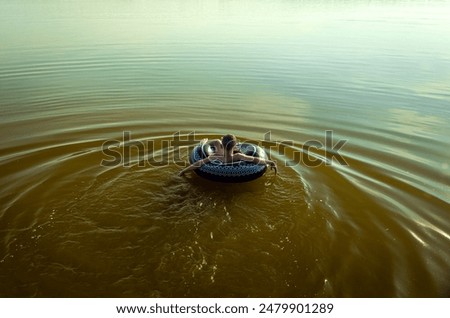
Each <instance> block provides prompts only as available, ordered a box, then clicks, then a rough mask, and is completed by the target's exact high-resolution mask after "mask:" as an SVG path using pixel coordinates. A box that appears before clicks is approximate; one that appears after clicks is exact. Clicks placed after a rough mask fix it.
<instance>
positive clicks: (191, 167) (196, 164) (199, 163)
mask: <svg viewBox="0 0 450 318" xmlns="http://www.w3.org/2000/svg"><path fill="white" fill-rule="evenodd" d="M210 161H211V159H209V157H208V158H204V159H202V160H198V161H196V162H194V163H193V164H191V165H189V166H187V167H186V168H184V169H183V170H181V171H180V172H178V175H179V176H182V175H184V174H185V172H187V171H191V170H195V169H198V168H200V167H201V166H203V165H204V164H205V163H208V162H210Z"/></svg>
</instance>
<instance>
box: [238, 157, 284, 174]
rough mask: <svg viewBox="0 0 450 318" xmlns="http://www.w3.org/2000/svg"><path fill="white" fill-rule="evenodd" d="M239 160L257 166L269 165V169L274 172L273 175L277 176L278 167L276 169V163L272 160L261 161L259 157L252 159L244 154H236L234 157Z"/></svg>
mask: <svg viewBox="0 0 450 318" xmlns="http://www.w3.org/2000/svg"><path fill="white" fill-rule="evenodd" d="M235 156H236V157H237V158H238V159H239V160H243V161H247V162H253V163H256V164H258V165H269V166H270V169H272V170H274V171H275V174H277V172H278V167H277V163H276V162H275V161H273V160H269V159H262V158H259V157H253V156H248V155H244V154H236V155H235Z"/></svg>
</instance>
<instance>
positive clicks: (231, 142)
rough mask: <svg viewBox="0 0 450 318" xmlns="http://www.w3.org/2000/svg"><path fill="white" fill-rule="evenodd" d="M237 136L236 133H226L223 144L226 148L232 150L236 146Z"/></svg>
mask: <svg viewBox="0 0 450 318" xmlns="http://www.w3.org/2000/svg"><path fill="white" fill-rule="evenodd" d="M236 143H237V141H236V137H235V136H234V135H230V134H228V135H225V136H223V137H222V146H223V148H224V149H225V150H228V151H229V150H231V149H233V148H234V146H236Z"/></svg>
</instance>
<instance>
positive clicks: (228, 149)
mask: <svg viewBox="0 0 450 318" xmlns="http://www.w3.org/2000/svg"><path fill="white" fill-rule="evenodd" d="M206 141H207V140H206V139H203V140H202V143H205V142H206ZM236 144H237V140H236V137H235V136H234V135H230V134H229V135H225V136H223V137H222V142H220V141H219V140H214V141H213V142H211V145H212V146H213V147H214V149H215V150H214V153H213V154H212V155H209V156H208V157H206V158H204V159H201V160H199V161H197V162H194V163H193V164H191V165H190V166H188V167H186V168H184V169H183V170H181V171H180V172H179V173H178V175H179V176H182V175H184V173H185V172H187V171H191V170H195V169H198V168H200V167H201V166H203V165H204V164H206V163H208V162H211V161H213V160H220V161H222V162H223V163H230V162H234V161H248V162H254V163H256V164H260V165H270V168H271V169H273V170H274V171H275V174H277V171H278V169H277V163H276V162H275V161H273V160H268V159H261V158H258V157H253V156H248V155H245V154H243V153H241V152H234V150H235V146H236Z"/></svg>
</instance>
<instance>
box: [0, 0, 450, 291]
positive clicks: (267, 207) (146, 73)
mask: <svg viewBox="0 0 450 318" xmlns="http://www.w3.org/2000/svg"><path fill="white" fill-rule="evenodd" d="M1 7H2V8H1V10H0V38H1V39H2V50H1V51H0V104H1V107H0V112H1V118H0V123H1V125H0V136H1V137H2V144H1V146H0V169H1V172H2V173H1V174H0V182H1V183H2V185H3V186H2V189H1V191H0V242H1V243H0V296H19V297H28V296H42V297H55V296H58V297H61V296H63V297H64V296H68V297H80V296H81V297H85V296H92V297H106V296H107V297H121V296H131V297H147V296H152V297H184V296H188V297H198V296H202V297H205V296H206V297H234V296H240V297H258V296H260V297H315V296H321V297H333V296H337V297H347V296H354V297H355V296H356V297H359V296H361V297H380V296H385V297H390V296H403V297H405V296H408V297H418V296H446V295H447V293H448V281H450V276H449V273H450V254H449V252H448V244H449V241H450V236H449V233H450V224H449V221H448V220H449V215H448V214H449V211H450V208H449V202H450V189H449V184H450V182H449V169H448V165H449V162H448V158H450V155H449V150H448V149H449V146H450V145H449V138H448V136H449V135H450V131H449V127H450V125H449V121H448V118H450V117H449V116H448V114H449V109H448V103H447V102H448V92H447V91H448V88H449V87H448V81H447V79H448V78H449V69H450V68H449V63H450V55H449V52H450V36H449V33H448V29H449V26H450V25H449V20H448V15H449V13H450V6H449V5H448V4H447V3H445V2H439V1H405V2H404V1H345V2H342V1H265V2H261V1H256V0H255V1H246V2H239V1H169V2H167V1H166V2H164V1H151V2H148V1H132V2H129V1H127V2H123V1H106V0H98V1H93V2H90V3H80V2H79V1H64V2H48V1H44V2H42V1H39V2H36V1H31V0H23V1H16V2H8V3H2V5H1ZM329 130H332V131H333V138H335V143H337V142H338V140H347V143H346V144H345V146H344V147H342V149H339V153H340V154H341V155H342V156H343V158H344V159H345V161H346V162H347V163H348V165H341V164H340V163H339V162H336V161H331V162H330V158H329V156H327V154H326V151H329V150H330V149H326V148H319V147H310V149H309V152H308V154H309V155H310V156H311V158H312V159H314V160H315V162H317V163H320V164H318V165H316V166H314V167H313V166H311V165H308V164H306V163H305V162H304V161H303V162H301V161H299V160H297V161H296V162H295V165H289V164H284V163H292V160H293V159H295V156H296V155H298V154H301V153H302V151H304V146H305V145H308V144H309V143H308V142H310V141H317V142H318V143H321V144H324V145H326V133H325V132H326V131H329ZM124 132H130V136H132V139H133V141H136V142H142V143H144V144H145V143H146V142H148V141H155V143H154V145H153V148H152V149H151V151H149V153H146V154H145V156H144V157H143V158H141V157H139V154H138V151H132V152H131V153H130V155H129V158H128V159H129V161H128V163H129V164H127V165H114V166H109V167H105V166H101V165H100V163H101V162H102V160H105V159H107V158H106V157H105V154H104V152H102V145H104V143H105V141H108V140H119V141H120V140H121V138H122V137H123V134H124ZM177 132H178V133H179V134H180V135H181V136H183V137H186V136H187V135H189V133H191V132H195V133H196V134H197V135H198V136H199V138H200V137H202V138H203V137H208V138H217V137H220V136H221V135H223V134H224V133H228V132H233V133H235V134H236V135H237V136H238V137H239V138H240V139H241V140H254V141H255V142H260V143H263V144H264V143H265V145H266V146H267V148H269V147H270V154H271V156H272V158H274V159H276V160H278V162H279V166H280V175H279V176H277V177H275V176H273V175H272V174H267V175H265V176H264V177H263V178H261V179H258V180H256V181H255V182H252V183H248V184H242V185H222V184H217V183H213V182H209V181H206V180H203V179H201V178H199V177H197V176H195V175H188V176H187V177H186V178H178V177H177V176H176V173H177V172H178V171H179V169H180V167H179V166H177V165H176V164H175V163H174V162H173V161H174V160H173V159H174V158H175V153H174V149H171V148H170V147H169V146H167V145H168V144H167V143H165V142H168V141H169V139H170V138H172V137H173V136H174V135H175V134H176V133H177ZM269 133H270V138H271V139H270V140H267V138H266V136H267V134H269ZM281 142H283V147H281V146H280V143H281ZM192 143H194V141H192ZM192 145H193V144H187V145H185V146H192ZM271 146H274V147H271ZM329 148H333V147H332V146H331V147H329ZM135 150H136V149H135ZM268 150H269V149H268ZM188 151H189V149H188V148H187V147H184V148H182V149H181V159H183V160H186V159H187V158H188V155H189V153H188ZM159 155H164V157H165V158H168V160H169V161H168V165H165V164H164V165H150V164H144V165H143V164H141V163H145V162H144V161H149V160H150V159H159V158H160V157H159ZM177 159H178V158H177ZM368 251H370V253H369V252H368ZM67 286H71V288H67Z"/></svg>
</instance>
